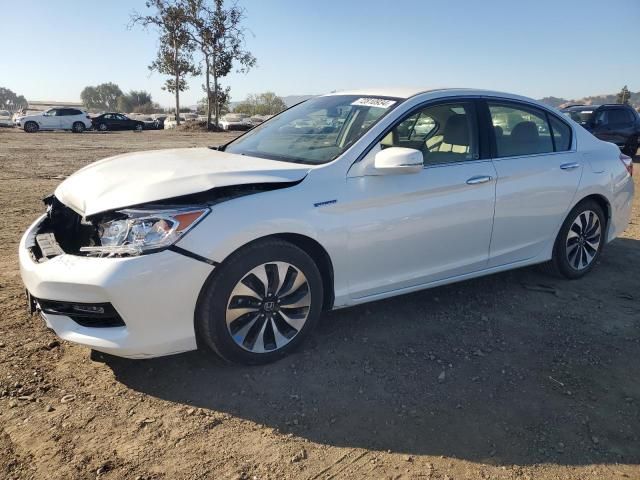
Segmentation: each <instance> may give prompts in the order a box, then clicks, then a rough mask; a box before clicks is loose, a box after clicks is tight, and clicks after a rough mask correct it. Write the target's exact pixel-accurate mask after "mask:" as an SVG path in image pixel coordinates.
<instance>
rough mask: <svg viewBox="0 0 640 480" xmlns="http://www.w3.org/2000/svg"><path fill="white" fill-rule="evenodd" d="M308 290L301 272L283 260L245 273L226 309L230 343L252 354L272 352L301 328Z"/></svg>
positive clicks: (308, 306)
mask: <svg viewBox="0 0 640 480" xmlns="http://www.w3.org/2000/svg"><path fill="white" fill-rule="evenodd" d="M310 307H311V292H310V289H309V283H308V282H307V278H306V277H305V276H304V274H303V273H302V272H301V271H300V270H299V269H298V268H296V267H295V266H293V265H291V264H289V263H286V262H269V263H264V264H262V265H259V266H257V267H256V268H254V269H253V270H251V271H250V272H248V273H247V274H246V275H245V276H244V277H243V278H242V279H241V280H240V281H239V282H238V283H237V284H236V286H235V287H234V289H233V290H232V292H231V295H230V296H229V302H228V304H227V310H226V323H227V329H228V331H229V334H230V335H231V338H233V340H234V342H235V343H236V344H237V345H238V346H239V347H241V348H243V349H244V350H247V351H249V352H252V353H267V352H273V351H276V350H278V349H280V348H282V347H284V346H285V345H287V344H288V343H289V342H291V340H293V339H294V338H295V337H296V335H298V333H299V332H300V331H301V330H302V328H303V327H304V325H305V323H306V321H307V318H308V316H309V310H310Z"/></svg>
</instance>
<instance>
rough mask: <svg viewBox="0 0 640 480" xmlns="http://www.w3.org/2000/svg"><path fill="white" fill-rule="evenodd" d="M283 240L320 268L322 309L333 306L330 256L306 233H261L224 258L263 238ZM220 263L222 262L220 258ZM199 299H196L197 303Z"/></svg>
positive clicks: (214, 270)
mask: <svg viewBox="0 0 640 480" xmlns="http://www.w3.org/2000/svg"><path fill="white" fill-rule="evenodd" d="M273 239H278V240H283V241H286V242H289V243H291V244H293V245H295V246H296V247H298V248H300V249H301V250H303V251H304V252H305V253H306V254H307V255H309V256H310V257H311V259H312V260H313V261H314V262H315V264H316V265H317V267H318V270H320V276H321V278H322V288H323V291H324V298H323V300H322V310H323V311H327V310H331V309H332V308H333V304H334V300H335V285H334V270H333V262H332V261H331V257H330V256H329V253H328V252H327V250H326V248H325V247H324V246H322V245H321V244H320V242H318V241H317V240H315V239H314V238H311V237H309V236H307V235H303V234H300V233H291V232H282V233H273V234H269V235H263V236H260V237H257V238H254V239H252V240H251V241H249V242H247V243H245V244H243V245H241V246H239V247H238V248H236V249H235V250H233V251H232V252H230V253H229V255H226V256H225V258H229V257H231V256H232V255H233V254H235V253H236V252H238V251H239V250H241V249H243V248H246V247H247V246H249V245H252V244H254V243H257V242H262V241H264V240H273ZM221 263H224V260H222V262H221ZM218 271H219V269H218V268H214V269H213V271H212V272H211V275H209V278H207V280H206V281H205V283H204V284H203V286H202V288H201V291H200V293H201V294H202V292H203V291H204V290H205V288H206V286H207V285H208V284H209V283H210V282H211V280H212V279H213V278H214V277H215V275H216V274H217V272H218ZM199 302H200V300H198V303H199Z"/></svg>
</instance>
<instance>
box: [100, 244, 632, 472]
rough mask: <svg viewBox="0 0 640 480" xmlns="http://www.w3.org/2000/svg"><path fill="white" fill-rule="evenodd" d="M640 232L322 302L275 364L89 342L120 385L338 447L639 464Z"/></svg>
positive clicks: (515, 460) (497, 459)
mask: <svg viewBox="0 0 640 480" xmlns="http://www.w3.org/2000/svg"><path fill="white" fill-rule="evenodd" d="M639 270H640V242H639V241H637V240H631V239H624V238H623V239H618V240H616V241H615V242H614V243H613V244H611V245H609V246H608V248H607V252H605V255H604V256H603V258H602V260H601V262H600V265H598V266H597V268H596V269H595V270H594V271H593V272H592V273H591V274H590V275H589V276H587V277H586V278H584V279H581V280H577V281H572V282H568V281H565V280H562V279H555V278H551V277H548V276H546V275H544V274H542V273H539V271H538V269H536V268H529V269H522V270H517V271H513V272H508V273H504V274H498V275H493V276H490V277H485V278H482V279H477V280H472V281H467V282H463V283H459V284H455V285H449V286H445V287H440V288H436V289H432V290H428V291H423V292H418V293H414V294H411V295H405V296H401V297H396V298H393V299H389V300H384V301H379V302H375V303H371V304H368V305H363V306H360V307H354V308H350V309H344V310H340V311H335V312H331V313H327V314H325V315H324V317H323V320H322V321H321V324H320V325H319V328H318V330H317V331H316V332H315V334H314V335H313V336H312V338H310V340H309V341H308V342H307V343H306V344H305V345H304V346H303V347H302V349H301V350H300V351H299V352H297V353H295V354H294V355H292V356H290V357H288V358H285V359H283V360H281V361H279V362H277V363H275V364H272V365H267V366H260V367H241V366H231V365H226V364H224V363H223V362H221V361H219V360H217V359H216V358H215V357H214V356H212V355H209V354H207V353H202V352H192V353H187V354H182V355H177V356H173V357H165V358H159V359H153V360H146V361H133V360H126V359H121V358H116V357H111V356H108V355H103V354H98V353H94V354H93V357H94V359H95V360H99V361H103V362H105V363H106V364H107V365H108V366H109V367H110V368H111V369H112V370H113V371H114V373H115V375H116V377H117V379H118V380H119V381H120V382H122V383H123V384H125V385H127V386H128V387H130V388H132V389H134V390H136V391H139V392H144V393H146V394H149V395H152V396H155V397H159V398H162V399H165V400H169V401H172V402H176V403H179V404H184V405H190V406H196V407H201V408H204V409H210V410H214V411H217V412H225V413H229V414H231V415H235V416H238V417H241V418H244V419H249V420H252V421H254V422H257V423H259V424H262V425H266V426H269V427H274V428H277V429H279V430H280V431H282V432H285V433H293V434H294V435H297V436H300V437H303V438H307V439H309V440H311V441H314V442H319V443H322V444H328V445H334V446H348V447H359V448H367V449H374V450H389V451H392V452H402V453H406V454H428V455H445V456H449V457H456V458H462V459H466V460H470V461H477V462H485V463H492V464H519V465H530V464H534V463H556V464H567V465H582V464H593V463H609V462H620V463H626V464H636V463H640V422H639V419H640V413H639V412H640V410H639V407H640V382H638V381H637V379H638V378H640V342H639V338H640V335H638V333H640V322H639V319H640V306H639V305H640V293H638V292H640V275H630V273H629V272H638V271H639Z"/></svg>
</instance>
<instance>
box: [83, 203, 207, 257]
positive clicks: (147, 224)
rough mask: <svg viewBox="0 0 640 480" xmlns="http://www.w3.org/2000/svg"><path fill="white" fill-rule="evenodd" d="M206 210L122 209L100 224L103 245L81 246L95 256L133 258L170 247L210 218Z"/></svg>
mask: <svg viewBox="0 0 640 480" xmlns="http://www.w3.org/2000/svg"><path fill="white" fill-rule="evenodd" d="M208 213H209V209H208V208H205V207H187V208H179V209H173V210H146V209H144V210H142V209H140V210H134V209H127V210H120V211H118V212H116V214H115V218H111V219H108V220H106V219H105V220H103V221H102V222H101V223H99V224H98V231H97V237H98V239H99V243H100V244H99V245H93V246H87V247H81V248H80V251H81V252H84V253H86V254H88V255H91V256H100V257H111V256H117V257H119V256H131V255H141V254H143V253H151V252H156V251H159V250H162V249H165V248H167V247H170V246H171V245H173V244H174V243H175V242H177V241H178V240H179V239H180V238H181V237H182V236H183V235H184V234H185V233H187V232H188V231H189V230H191V229H192V228H193V227H195V226H196V225H197V224H198V222H200V220H202V219H203V218H204V217H206V216H207V214H208Z"/></svg>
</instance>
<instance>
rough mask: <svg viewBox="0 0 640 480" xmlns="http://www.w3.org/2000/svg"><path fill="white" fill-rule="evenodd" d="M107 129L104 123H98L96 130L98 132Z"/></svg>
mask: <svg viewBox="0 0 640 480" xmlns="http://www.w3.org/2000/svg"><path fill="white" fill-rule="evenodd" d="M107 130H109V128H108V127H107V124H106V123H99V124H98V131H99V132H106V131H107Z"/></svg>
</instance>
